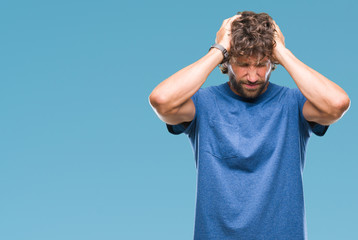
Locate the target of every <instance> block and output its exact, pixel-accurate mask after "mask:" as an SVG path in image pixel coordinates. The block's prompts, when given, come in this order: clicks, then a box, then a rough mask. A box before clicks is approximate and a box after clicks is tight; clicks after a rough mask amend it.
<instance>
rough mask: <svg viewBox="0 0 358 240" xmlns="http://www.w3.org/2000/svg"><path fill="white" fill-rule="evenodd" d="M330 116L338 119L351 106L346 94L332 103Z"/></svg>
mask: <svg viewBox="0 0 358 240" xmlns="http://www.w3.org/2000/svg"><path fill="white" fill-rule="evenodd" d="M333 106H334V107H333V109H334V110H333V111H332V116H333V118H334V119H337V120H338V119H340V118H341V117H343V115H344V114H345V113H346V112H347V111H348V109H349V108H350V106H351V100H350V99H349V97H348V96H347V95H346V96H345V97H342V98H340V99H336V102H335V104H334V105H333Z"/></svg>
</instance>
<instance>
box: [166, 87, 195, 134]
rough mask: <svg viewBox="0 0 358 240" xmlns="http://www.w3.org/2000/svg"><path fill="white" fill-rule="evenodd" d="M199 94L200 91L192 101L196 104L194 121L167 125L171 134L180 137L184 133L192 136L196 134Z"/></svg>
mask: <svg viewBox="0 0 358 240" xmlns="http://www.w3.org/2000/svg"><path fill="white" fill-rule="evenodd" d="M199 92H200V89H199V91H197V92H196V93H195V94H194V95H193V96H192V97H191V99H192V100H193V102H194V106H195V116H194V119H193V120H192V121H191V122H185V123H180V124H177V125H171V124H168V123H166V125H167V129H168V132H170V133H171V134H174V135H179V134H182V133H184V134H186V135H191V134H192V133H193V132H195V128H196V122H197V115H198V107H197V106H198V96H199Z"/></svg>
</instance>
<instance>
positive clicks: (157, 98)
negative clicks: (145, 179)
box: [148, 92, 168, 114]
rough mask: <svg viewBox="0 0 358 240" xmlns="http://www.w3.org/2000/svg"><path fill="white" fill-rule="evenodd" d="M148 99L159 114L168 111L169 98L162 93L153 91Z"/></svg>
mask: <svg viewBox="0 0 358 240" xmlns="http://www.w3.org/2000/svg"><path fill="white" fill-rule="evenodd" d="M148 100H149V104H150V105H151V107H152V108H153V109H154V110H155V111H156V112H158V113H159V114H164V113H165V112H167V111H168V110H167V109H168V107H167V106H168V100H167V99H166V98H165V97H164V96H163V95H162V94H157V93H154V92H152V93H151V94H150V95H149V98H148Z"/></svg>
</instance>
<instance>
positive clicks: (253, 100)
mask: <svg viewBox="0 0 358 240" xmlns="http://www.w3.org/2000/svg"><path fill="white" fill-rule="evenodd" d="M272 87H273V83H271V82H270V81H269V82H268V86H267V89H266V91H265V92H264V93H262V94H260V95H259V96H258V97H256V98H254V99H251V98H245V97H241V96H239V95H237V94H236V93H234V92H233V91H232V90H231V88H230V86H229V82H226V83H224V90H225V92H226V93H227V94H229V95H230V96H231V97H233V98H236V99H238V100H241V101H244V102H250V103H256V102H258V101H260V100H262V99H264V98H265V97H266V96H267V95H268V94H269V93H270V92H271V91H272Z"/></svg>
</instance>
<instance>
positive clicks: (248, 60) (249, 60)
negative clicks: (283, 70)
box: [232, 56, 269, 64]
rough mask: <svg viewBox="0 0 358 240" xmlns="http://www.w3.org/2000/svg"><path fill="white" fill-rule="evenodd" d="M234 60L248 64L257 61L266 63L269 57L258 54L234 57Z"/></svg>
mask: <svg viewBox="0 0 358 240" xmlns="http://www.w3.org/2000/svg"><path fill="white" fill-rule="evenodd" d="M232 61H233V62H234V63H248V64H257V63H265V62H268V61H269V58H268V57H264V58H261V57H257V56H240V57H233V58H232Z"/></svg>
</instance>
